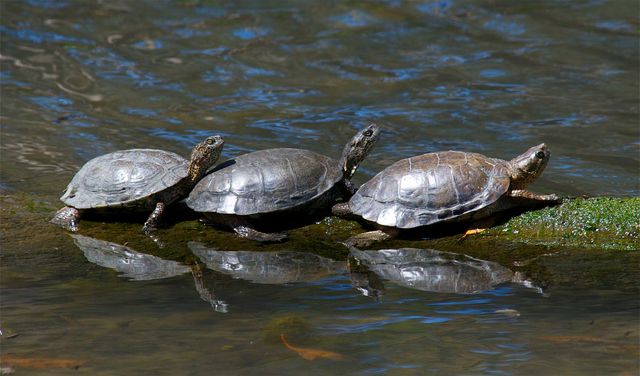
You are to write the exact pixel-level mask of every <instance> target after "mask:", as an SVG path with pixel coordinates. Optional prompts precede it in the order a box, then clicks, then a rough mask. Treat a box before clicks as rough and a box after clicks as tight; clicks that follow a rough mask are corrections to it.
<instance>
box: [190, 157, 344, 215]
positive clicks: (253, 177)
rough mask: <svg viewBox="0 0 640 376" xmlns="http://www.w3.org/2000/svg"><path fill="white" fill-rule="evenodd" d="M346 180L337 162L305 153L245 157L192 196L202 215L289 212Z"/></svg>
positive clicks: (220, 171)
mask: <svg viewBox="0 0 640 376" xmlns="http://www.w3.org/2000/svg"><path fill="white" fill-rule="evenodd" d="M340 180H342V172H341V170H340V169H339V168H338V162H337V161H336V160H334V159H331V158H329V157H326V156H324V155H321V154H318V153H314V152H312V151H309V150H302V149H288V148H282V149H267V150H260V151H256V152H253V153H249V154H244V155H241V156H239V157H237V158H235V159H234V160H230V161H227V162H225V163H223V164H222V165H220V166H219V167H218V168H217V169H216V170H214V171H213V172H212V173H210V174H209V175H207V176H205V177H204V178H203V179H202V180H200V182H198V184H196V186H195V188H194V189H193V190H192V191H191V194H189V197H188V198H187V205H188V206H189V207H190V208H191V209H193V210H195V211H198V212H205V213H219V214H235V215H251V214H260V213H271V212H275V211H280V210H287V209H291V208H294V207H296V206H298V205H301V204H304V203H306V202H309V201H311V200H313V199H314V198H316V197H319V196H321V195H322V194H323V193H325V192H327V191H329V190H330V189H331V188H333V187H334V186H335V185H336V183H338V182H339V181H340Z"/></svg>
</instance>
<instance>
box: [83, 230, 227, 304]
mask: <svg viewBox="0 0 640 376" xmlns="http://www.w3.org/2000/svg"><path fill="white" fill-rule="evenodd" d="M70 235H71V237H72V238H73V242H74V243H75V244H76V246H77V247H78V248H80V250H81V251H82V252H83V253H84V256H85V257H86V258H87V260H89V261H90V262H92V263H94V264H96V265H100V266H102V267H105V268H109V269H113V270H116V271H118V272H120V273H122V274H121V275H120V276H121V277H124V278H129V279H130V280H133V281H149V280H154V279H163V278H171V277H175V276H178V275H182V274H185V273H189V272H191V274H192V275H193V281H194V283H195V287H196V290H197V291H198V294H199V295H200V297H201V298H202V300H204V301H206V302H207V303H209V304H211V306H212V307H213V309H214V310H216V311H218V312H227V304H226V303H225V302H224V301H222V300H219V299H217V298H216V297H215V296H214V295H213V292H212V291H211V290H210V289H208V288H207V287H206V286H205V284H204V281H203V278H202V272H201V271H200V269H199V268H198V267H197V266H191V267H189V266H187V265H184V264H182V263H179V262H177V261H173V260H165V259H162V258H160V257H157V256H152V255H148V254H145V253H141V252H138V251H134V250H133V249H131V248H129V247H125V246H123V245H120V244H116V243H112V242H107V241H104V240H98V239H94V238H91V237H88V236H84V235H78V234H70Z"/></svg>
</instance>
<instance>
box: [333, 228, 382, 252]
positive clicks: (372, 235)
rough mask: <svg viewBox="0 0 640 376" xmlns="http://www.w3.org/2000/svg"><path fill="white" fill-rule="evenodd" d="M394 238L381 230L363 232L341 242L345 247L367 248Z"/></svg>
mask: <svg viewBox="0 0 640 376" xmlns="http://www.w3.org/2000/svg"><path fill="white" fill-rule="evenodd" d="M393 237H394V236H393V235H391V234H388V233H386V232H384V231H382V230H376V231H369V232H363V233H362V234H358V235H354V236H352V237H350V238H349V239H347V240H345V241H344V242H342V243H343V244H344V245H346V246H347V247H356V248H359V247H367V246H369V245H371V244H373V243H375V242H380V241H383V240H387V239H390V238H393Z"/></svg>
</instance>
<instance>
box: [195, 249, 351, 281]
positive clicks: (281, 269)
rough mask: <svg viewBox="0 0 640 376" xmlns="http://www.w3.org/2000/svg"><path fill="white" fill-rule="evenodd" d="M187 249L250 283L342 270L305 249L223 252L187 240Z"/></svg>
mask: <svg viewBox="0 0 640 376" xmlns="http://www.w3.org/2000/svg"><path fill="white" fill-rule="evenodd" d="M189 249H190V250H191V252H193V254H195V255H196V256H198V257H199V258H200V260H201V261H202V262H204V263H205V264H206V265H207V268H209V269H212V270H215V271H217V272H220V273H224V274H227V275H230V276H232V277H233V278H240V279H244V280H247V281H251V282H253V283H265V284H283V283H295V282H309V281H313V280H317V279H321V278H323V277H326V276H329V275H331V274H335V273H338V272H341V271H344V269H345V263H344V261H342V262H339V261H335V260H331V259H328V258H326V257H322V256H318V255H315V254H313V253H308V252H296V251H278V252H252V251H224V250H221V249H217V248H208V247H206V246H205V245H204V244H201V243H198V242H189Z"/></svg>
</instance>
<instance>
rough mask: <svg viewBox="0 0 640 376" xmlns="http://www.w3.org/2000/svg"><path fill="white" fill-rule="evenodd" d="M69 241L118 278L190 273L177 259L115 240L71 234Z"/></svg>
mask: <svg viewBox="0 0 640 376" xmlns="http://www.w3.org/2000/svg"><path fill="white" fill-rule="evenodd" d="M70 236H71V237H72V238H73V242H74V243H75V244H76V246H78V248H80V250H82V252H83V253H84V256H85V257H86V258H87V260H89V261H91V262H93V263H95V264H97V265H100V266H102V267H105V268H109V269H113V270H116V271H118V272H120V273H121V275H120V276H121V277H124V278H129V279H131V280H134V281H145V280H151V279H161V278H171V277H175V276H177V275H181V274H185V273H189V272H191V268H189V267H188V266H186V265H183V264H181V263H179V262H177V261H172V260H164V259H161V258H160V257H156V256H152V255H147V254H144V253H140V252H137V251H134V250H133V249H131V248H129V247H125V246H123V245H119V244H116V243H111V242H107V241H104V240H98V239H94V238H90V237H88V236H84V235H78V234H71V235H70Z"/></svg>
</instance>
